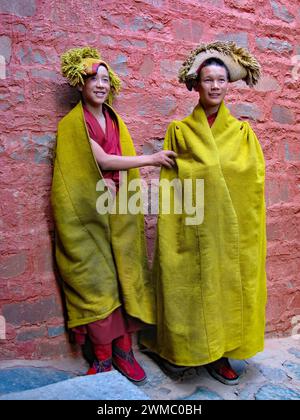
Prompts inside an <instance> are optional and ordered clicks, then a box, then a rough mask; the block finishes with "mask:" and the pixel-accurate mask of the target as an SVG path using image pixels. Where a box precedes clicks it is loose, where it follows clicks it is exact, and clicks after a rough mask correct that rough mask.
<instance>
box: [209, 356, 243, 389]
mask: <svg viewBox="0 0 300 420" xmlns="http://www.w3.org/2000/svg"><path fill="white" fill-rule="evenodd" d="M205 367H206V369H207V371H208V373H209V374H210V375H211V376H212V377H213V378H215V379H217V380H218V381H220V382H222V383H223V384H225V385H237V384H238V383H239V375H238V374H237V373H236V372H235V371H234V370H233V369H232V367H231V366H230V363H229V361H228V359H227V358H226V357H222V358H221V359H219V360H216V361H215V362H213V363H209V364H208V365H206V366H205Z"/></svg>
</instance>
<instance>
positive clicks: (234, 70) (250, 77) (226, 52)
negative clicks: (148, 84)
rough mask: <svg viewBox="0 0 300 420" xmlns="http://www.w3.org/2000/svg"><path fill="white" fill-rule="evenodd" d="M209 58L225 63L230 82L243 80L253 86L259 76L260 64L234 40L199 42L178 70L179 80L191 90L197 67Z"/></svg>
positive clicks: (195, 78)
mask: <svg viewBox="0 0 300 420" xmlns="http://www.w3.org/2000/svg"><path fill="white" fill-rule="evenodd" d="M209 58H218V59H219V60H221V61H222V62H223V63H224V64H225V65H226V67H227V68H228V71H229V77H230V80H229V81H230V82H236V81H237V80H244V81H245V82H246V83H247V85H249V86H254V85H255V84H256V83H257V82H258V80H259V78H260V74H261V68H260V65H259V63H258V61H257V60H256V58H255V57H254V56H253V55H251V54H250V52H249V51H248V50H247V49H246V48H242V47H238V45H237V44H235V43H234V42H225V41H216V42H211V43H209V44H201V45H199V46H198V47H197V48H196V49H195V50H193V51H192V52H191V53H190V55H189V56H188V58H187V59H186V60H185V61H184V63H183V64H182V67H181V68H180V70H179V82H181V83H185V84H186V87H187V88H188V90H192V89H193V87H194V83H195V81H196V80H197V78H198V71H199V68H200V67H201V65H202V64H203V63H204V62H205V61H206V60H208V59H209Z"/></svg>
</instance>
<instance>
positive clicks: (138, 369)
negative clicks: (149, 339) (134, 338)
mask: <svg viewBox="0 0 300 420" xmlns="http://www.w3.org/2000/svg"><path fill="white" fill-rule="evenodd" d="M112 360H113V365H114V367H115V368H116V369H117V370H118V371H119V372H121V373H122V374H123V375H124V376H126V378H127V379H129V380H130V381H132V382H134V383H141V382H143V381H144V380H145V379H146V377H147V376H146V373H145V371H144V369H143V368H142V366H141V365H140V364H139V363H138V362H137V360H136V358H135V357H134V354H133V351H132V350H129V351H124V350H122V349H120V348H119V347H117V346H114V347H113V358H112Z"/></svg>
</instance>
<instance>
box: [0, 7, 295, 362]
mask: <svg viewBox="0 0 300 420" xmlns="http://www.w3.org/2000/svg"><path fill="white" fill-rule="evenodd" d="M0 13H1V15H0V22H1V26H0V55H1V57H0V58H1V59H2V61H0V73H1V74H0V77H1V79H0V109H1V118H0V128H1V145H0V158H1V166H0V179H1V201H0V211H1V222H0V223H1V224H0V227H1V245H0V246H1V248H0V252H1V257H0V277H1V280H0V315H1V316H2V318H0V320H1V324H2V327H3V324H4V319H5V321H6V339H2V340H1V339H0V358H7V359H10V358H22V357H25V358H36V357H41V358H45V357H51V356H57V355H65V354H70V352H71V351H73V350H74V349H73V348H72V347H71V346H70V344H69V343H68V341H67V339H66V334H65V332H64V317H63V310H62V304H61V298H60V292H59V287H58V285H57V281H56V278H55V274H54V268H53V261H52V237H53V222H52V218H51V209H50V205H49V191H50V183H51V173H52V167H51V163H52V161H51V153H52V149H53V144H54V139H55V132H56V127H57V122H58V120H59V119H60V118H61V117H62V116H63V115H64V114H66V113H67V111H68V110H69V109H70V106H71V104H74V103H75V102H76V94H75V93H74V92H72V91H71V90H70V88H69V87H68V86H67V85H66V83H65V81H64V80H63V78H62V77H61V76H60V73H59V67H60V64H59V56H60V54H61V53H62V52H64V51H65V50H66V49H68V48H71V47H75V46H83V45H92V46H96V47H98V48H99V49H100V50H101V52H102V55H103V57H104V59H106V60H107V61H108V62H110V63H111V65H112V67H113V68H114V69H115V70H116V71H117V72H118V73H119V75H120V76H121V78H122V80H123V91H122V94H121V95H120V97H119V99H118V100H117V101H116V104H115V106H116V108H117V110H118V111H119V113H120V114H121V115H122V116H123V118H124V119H125V121H126V122H127V124H128V127H129V129H130V132H131V134H132V136H133V138H134V142H135V145H136V148H137V151H138V153H151V151H153V150H158V149H160V147H161V143H162V142H161V140H162V139H163V137H164V132H165V130H166V127H167V125H168V123H169V121H170V120H171V119H174V118H182V117H184V116H185V115H187V114H188V113H189V112H190V111H191V109H192V107H193V106H194V105H195V104H196V102H197V95H196V94H195V93H188V92H187V91H186V89H185V88H184V87H183V86H182V85H179V83H178V82H177V71H178V68H179V66H180V63H181V62H182V61H183V59H184V58H185V57H186V55H187V53H188V52H189V51H190V50H191V49H192V48H194V47H195V46H196V45H197V44H198V43H200V42H206V41H211V40H216V39H222V40H233V41H236V42H237V43H238V44H240V45H242V46H245V47H248V48H250V49H251V51H252V52H253V53H255V55H256V56H257V58H258V59H259V61H260V62H261V64H262V67H263V73H264V76H263V78H262V81H261V83H260V84H259V86H258V87H257V88H256V89H254V90H250V89H249V88H248V87H246V86H244V84H243V83H237V84H235V86H232V88H231V92H230V94H229V96H228V101H227V103H230V104H231V109H232V112H233V113H234V114H235V115H236V116H238V117H241V118H247V119H249V121H250V122H251V124H252V126H253V127H254V129H255V130H256V132H257V135H258V137H259V139H260V141H261V144H262V146H263V149H264V153H265V158H266V162H267V184H266V200H267V206H268V239H269V244H268V284H269V303H268V312H267V314H268V315H267V317H268V326H267V331H268V332H272V333H276V334H283V333H291V330H292V319H293V318H292V317H293V316H295V315H300V277H299V268H300V254H299V248H300V244H299V232H300V227H299V215H300V190H299V187H300V179H299V178H300V177H299V167H300V145H299V134H300V105H299V89H300V64H299V63H300V5H299V1H298V0H289V1H287V0H276V1H275V0H257V1H254V0H205V1H201V0H198V1H196V0H187V1H182V0H178V1H176V0H174V1H172V0H136V1H130V0H123V1H119V2H116V1H92V0H67V1H57V0H49V1H44V0H23V1H21V0H11V1H8V0H2V1H1V2H0ZM4 61H5V67H6V69H5V78H4V74H3V63H4ZM142 172H143V176H145V177H146V178H147V179H149V178H150V177H151V176H157V173H158V171H157V170H156V169H155V170H154V169H151V170H149V169H148V170H143V171H142ZM154 225H155V218H154V217H148V218H147V236H148V238H149V247H150V250H152V248H153V237H154ZM294 320H295V318H294ZM0 332H1V329H0ZM2 333H3V328H2ZM0 338H1V337H0Z"/></svg>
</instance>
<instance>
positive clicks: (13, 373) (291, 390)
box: [0, 337, 300, 400]
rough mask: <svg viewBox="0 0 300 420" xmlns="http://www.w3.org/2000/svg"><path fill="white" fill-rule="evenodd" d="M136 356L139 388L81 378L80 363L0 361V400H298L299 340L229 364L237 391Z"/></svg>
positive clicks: (118, 378) (104, 378)
mask: <svg viewBox="0 0 300 420" xmlns="http://www.w3.org/2000/svg"><path fill="white" fill-rule="evenodd" d="M135 353H136V356H137V359H138V360H139V361H140V362H141V364H142V365H143V367H144V368H145V370H146V372H147V374H148V380H147V382H146V383H145V384H144V385H142V386H139V387H136V386H134V385H133V384H132V383H130V382H129V381H128V380H127V379H126V378H124V377H123V376H122V375H121V374H119V373H118V372H116V371H114V372H108V373H106V374H103V373H101V374H98V375H94V376H92V377H91V376H89V377H86V376H85V377H84V376H81V375H82V374H83V373H84V372H85V371H86V368H87V365H86V363H85V361H84V360H83V359H81V358H75V359H61V360H47V361H41V360H39V361H32V360H30V361H28V360H27V361H25V360H14V361H1V362H0V399H99V400H102V399H103V400H107V399H111V400H118V399H151V400H221V399H226V400H254V399H256V400H299V399H300V340H299V339H297V340H295V339H294V338H293V337H287V338H280V339H278V338H273V339H267V340H266V346H265V350H264V352H262V353H260V354H258V355H256V356H255V357H253V358H251V359H249V360H246V361H232V364H233V366H234V367H235V369H236V370H238V371H239V372H241V378H240V383H239V385H236V386H227V385H223V384H222V383H220V382H218V381H216V380H215V379H213V378H212V377H211V376H210V375H209V374H208V372H207V371H206V369H205V368H203V367H201V368H197V369H195V368H191V369H189V370H187V371H186V372H184V373H183V375H181V376H177V377H176V376H174V375H173V376H172V375H171V376H169V375H167V374H166V373H165V372H164V371H163V370H161V368H160V367H159V366H158V365H157V363H155V362H154V361H153V360H152V359H151V358H149V356H147V355H146V354H143V353H141V352H139V351H136V352H135ZM51 384H52V385H51ZM86 384H89V386H88V387H87V386H86ZM87 388H88V391H85V392H83V391H82V392H78V390H80V389H81V390H83V389H85V390H86V389H87ZM26 390H27V391H26ZM30 390H31V391H30Z"/></svg>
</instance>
